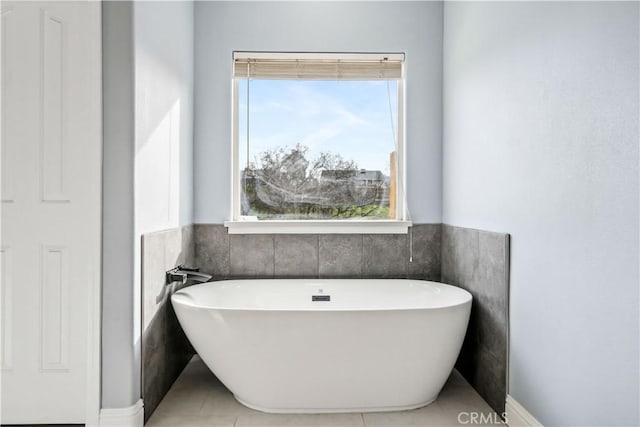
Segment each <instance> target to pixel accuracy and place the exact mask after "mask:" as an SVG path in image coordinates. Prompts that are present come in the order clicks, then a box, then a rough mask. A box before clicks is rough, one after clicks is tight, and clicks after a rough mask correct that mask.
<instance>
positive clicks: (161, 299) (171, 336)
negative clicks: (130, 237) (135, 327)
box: [141, 226, 195, 421]
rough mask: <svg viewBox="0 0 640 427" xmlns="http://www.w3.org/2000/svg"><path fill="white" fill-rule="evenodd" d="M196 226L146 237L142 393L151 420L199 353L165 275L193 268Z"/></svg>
mask: <svg viewBox="0 0 640 427" xmlns="http://www.w3.org/2000/svg"><path fill="white" fill-rule="evenodd" d="M194 250H195V244H194V238H193V226H185V227H181V228H174V229H170V230H165V231H159V232H154V233H149V234H145V235H143V236H142V247H141V255H142V256H141V259H142V282H141V285H142V301H143V302H142V319H143V320H142V322H143V333H142V393H143V399H144V413H145V421H146V420H147V419H149V417H150V416H151V414H152V413H153V411H154V410H155V409H156V407H157V406H158V404H159V403H160V401H161V400H162V398H163V397H164V395H165V394H166V393H167V392H168V391H169V388H170V387H171V385H172V384H173V382H174V381H175V380H176V379H177V378H178V376H179V375H180V372H182V369H183V368H184V367H185V366H186V364H187V363H188V362H189V360H190V359H191V357H192V356H193V354H194V353H195V352H194V350H193V348H192V347H191V344H190V343H189V341H188V340H187V337H186V336H185V334H184V332H183V331H182V328H181V327H180V325H179V324H178V320H177V318H176V315H175V312H174V311H173V307H172V306H171V303H170V301H169V295H170V294H171V293H172V292H173V291H175V290H176V288H175V285H174V286H173V287H168V288H167V287H165V285H164V283H165V274H164V273H165V271H167V270H170V269H171V268H173V267H175V266H177V265H179V264H185V265H193V263H194V260H195V256H194Z"/></svg>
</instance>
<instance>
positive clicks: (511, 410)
mask: <svg viewBox="0 0 640 427" xmlns="http://www.w3.org/2000/svg"><path fill="white" fill-rule="evenodd" d="M506 412H507V425H508V426H509V427H543V426H542V423H541V422H540V421H538V420H536V417H534V416H533V415H531V414H530V413H529V411H527V410H526V409H525V407H524V406H522V405H521V404H520V403H518V401H517V400H515V399H514V398H513V397H511V396H509V395H507V404H506Z"/></svg>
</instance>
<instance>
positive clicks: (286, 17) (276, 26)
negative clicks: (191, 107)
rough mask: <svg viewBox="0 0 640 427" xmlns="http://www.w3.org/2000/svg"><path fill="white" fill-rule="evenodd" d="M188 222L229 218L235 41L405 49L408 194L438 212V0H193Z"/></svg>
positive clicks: (429, 218)
mask: <svg viewBox="0 0 640 427" xmlns="http://www.w3.org/2000/svg"><path fill="white" fill-rule="evenodd" d="M195 30H196V36H195V39H196V58H195V59H196V62H195V76H196V78H195V80H196V86H195V88H196V90H195V93H196V96H195V101H196V102H195V113H196V114H195V147H194V151H195V163H194V167H195V175H194V187H195V208H194V220H195V222H196V223H222V222H223V221H225V220H227V219H229V214H230V203H231V202H230V201H231V194H230V188H231V182H230V175H231V171H230V159H231V68H232V67H231V66H232V63H231V61H232V51H234V50H246V51H252V50H258V51H260V50H272V51H321V52H323V51H324V52H345V51H346V52H367V51H372V52H380V51H382V52H406V67H405V71H406V105H407V114H406V123H407V127H406V132H405V133H406V140H407V149H406V153H407V198H408V205H409V209H410V211H411V216H412V219H413V220H414V222H418V223H439V222H441V217H442V210H441V200H442V196H441V190H442V182H441V180H442V165H441V158H442V142H441V139H442V138H441V126H442V123H441V121H442V97H441V95H442V86H441V84H442V80H441V78H442V75H441V73H442V67H441V64H442V3H441V2H395V1H394V2H306V1H305V2H197V3H196V19H195Z"/></svg>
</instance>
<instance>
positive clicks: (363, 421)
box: [360, 412, 367, 427]
mask: <svg viewBox="0 0 640 427" xmlns="http://www.w3.org/2000/svg"><path fill="white" fill-rule="evenodd" d="M360 418H361V419H362V425H363V427H367V422H366V421H365V420H364V413H362V412H360Z"/></svg>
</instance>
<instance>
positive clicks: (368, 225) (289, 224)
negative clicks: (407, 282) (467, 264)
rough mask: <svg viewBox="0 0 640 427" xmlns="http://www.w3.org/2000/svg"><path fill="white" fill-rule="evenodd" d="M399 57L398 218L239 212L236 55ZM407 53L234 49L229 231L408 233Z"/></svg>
mask: <svg viewBox="0 0 640 427" xmlns="http://www.w3.org/2000/svg"><path fill="white" fill-rule="evenodd" d="M389 57H392V58H397V59H400V60H401V61H402V67H401V70H402V71H401V77H400V78H399V79H398V80H397V82H398V83H397V85H398V86H397V91H398V113H397V114H398V120H397V129H396V133H397V135H396V136H397V148H396V219H377V220H368V219H348V220H347V219H344V220H341V219H326V220H247V219H243V217H242V216H241V215H240V212H241V206H240V200H241V191H242V186H241V182H240V181H241V177H240V174H241V170H242V168H241V166H240V163H239V162H240V141H239V125H240V118H239V99H238V93H239V80H240V78H237V77H235V76H234V74H233V65H234V62H235V59H236V58H240V59H241V58H261V59H262V58H265V59H345V60H348V59H372V60H382V59H383V58H389ZM404 61H405V54H404V53H326V52H322V53H319V52H245V51H237V52H233V55H232V61H231V67H232V70H231V85H232V86H231V128H232V129H231V212H230V218H231V219H230V220H228V221H225V223H224V225H225V226H226V227H227V228H228V232H229V234H324V233H329V234H406V233H408V229H409V227H410V226H411V221H410V220H409V219H408V210H407V206H406V167H405V166H406V163H405V146H406V141H405V131H404V129H405V124H406V118H405V67H404ZM291 80H292V79H291Z"/></svg>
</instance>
